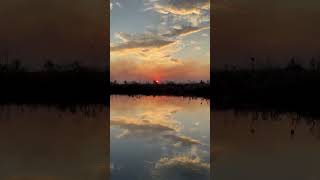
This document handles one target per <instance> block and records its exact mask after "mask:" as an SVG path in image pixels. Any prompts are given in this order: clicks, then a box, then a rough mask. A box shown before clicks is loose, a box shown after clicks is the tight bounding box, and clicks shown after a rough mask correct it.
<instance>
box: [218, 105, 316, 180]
mask: <svg viewBox="0 0 320 180" xmlns="http://www.w3.org/2000/svg"><path fill="white" fill-rule="evenodd" d="M212 117H213V121H212V122H213V126H212V127H213V128H212V130H213V134H214V139H213V165H212V166H213V177H214V179H215V180H234V179H237V180H257V179H259V180H270V179H275V180H286V179H290V180H301V179H304V180H319V179H320V171H319V167H320V166H319V165H320V123H319V122H316V121H312V120H310V119H309V120H307V119H297V117H296V116H295V115H292V114H280V115H276V116H273V115H271V116H270V114H269V115H268V114H256V113H250V112H249V113H234V112H233V111H218V112H213V114H212Z"/></svg>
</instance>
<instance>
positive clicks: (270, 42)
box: [211, 0, 320, 67]
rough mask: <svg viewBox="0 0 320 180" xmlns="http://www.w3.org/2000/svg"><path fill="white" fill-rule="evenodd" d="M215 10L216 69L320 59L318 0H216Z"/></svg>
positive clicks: (214, 65) (305, 62) (214, 57)
mask: <svg viewBox="0 0 320 180" xmlns="http://www.w3.org/2000/svg"><path fill="white" fill-rule="evenodd" d="M212 10H213V14H214V15H213V19H212V23H213V26H214V28H213V31H212V33H213V42H212V46H213V47H212V50H213V51H214V53H213V55H212V56H213V58H212V61H211V64H212V65H213V67H223V66H224V65H225V64H232V65H236V66H242V67H247V66H248V65H249V63H250V59H249V58H250V57H256V61H257V63H259V64H260V65H273V66H283V65H285V64H286V63H287V62H288V61H289V59H290V58H291V57H295V58H296V59H297V61H298V62H299V63H301V64H304V65H307V64H308V61H309V60H310V59H311V58H312V57H314V58H316V59H317V60H320V50H319V47H320V34H319V32H320V24H319V23H318V22H319V21H320V1H318V0H303V1H302V0H281V1H279V0H215V1H214V5H213V6H212Z"/></svg>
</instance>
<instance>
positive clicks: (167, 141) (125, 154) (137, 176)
mask: <svg viewBox="0 0 320 180" xmlns="http://www.w3.org/2000/svg"><path fill="white" fill-rule="evenodd" d="M209 104H210V102H209V101H206V100H202V99H190V98H181V97H166V96H156V97H152V96H140V97H128V96H111V104H110V114H111V128H110V139H111V157H110V158H111V161H110V168H111V179H112V180H128V179H130V180H153V179H156V180H167V179H174V180H209V174H210V173H209V172H210V164H209V162H210V106H209Z"/></svg>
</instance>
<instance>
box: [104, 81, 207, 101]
mask: <svg viewBox="0 0 320 180" xmlns="http://www.w3.org/2000/svg"><path fill="white" fill-rule="evenodd" d="M110 93H111V94H119V95H121V94H123V95H131V96H134V95H170V96H190V97H201V98H210V82H209V81H208V82H204V81H200V82H186V83H176V82H169V81H168V82H162V83H157V82H156V81H154V82H153V83H137V82H127V81H124V82H123V83H118V82H117V81H113V82H110Z"/></svg>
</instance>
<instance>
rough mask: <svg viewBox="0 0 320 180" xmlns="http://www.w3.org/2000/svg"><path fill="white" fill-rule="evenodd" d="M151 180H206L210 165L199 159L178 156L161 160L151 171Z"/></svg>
mask: <svg viewBox="0 0 320 180" xmlns="http://www.w3.org/2000/svg"><path fill="white" fill-rule="evenodd" d="M152 174H153V179H156V180H165V179H175V180H193V179H197V180H207V179H209V175H210V165H209V164H207V163H204V162H202V161H201V159H200V158H199V157H191V156H187V155H179V156H175V157H172V158H168V157H164V158H161V159H160V160H159V161H158V162H157V163H156V164H155V168H154V169H153V171H152Z"/></svg>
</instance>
